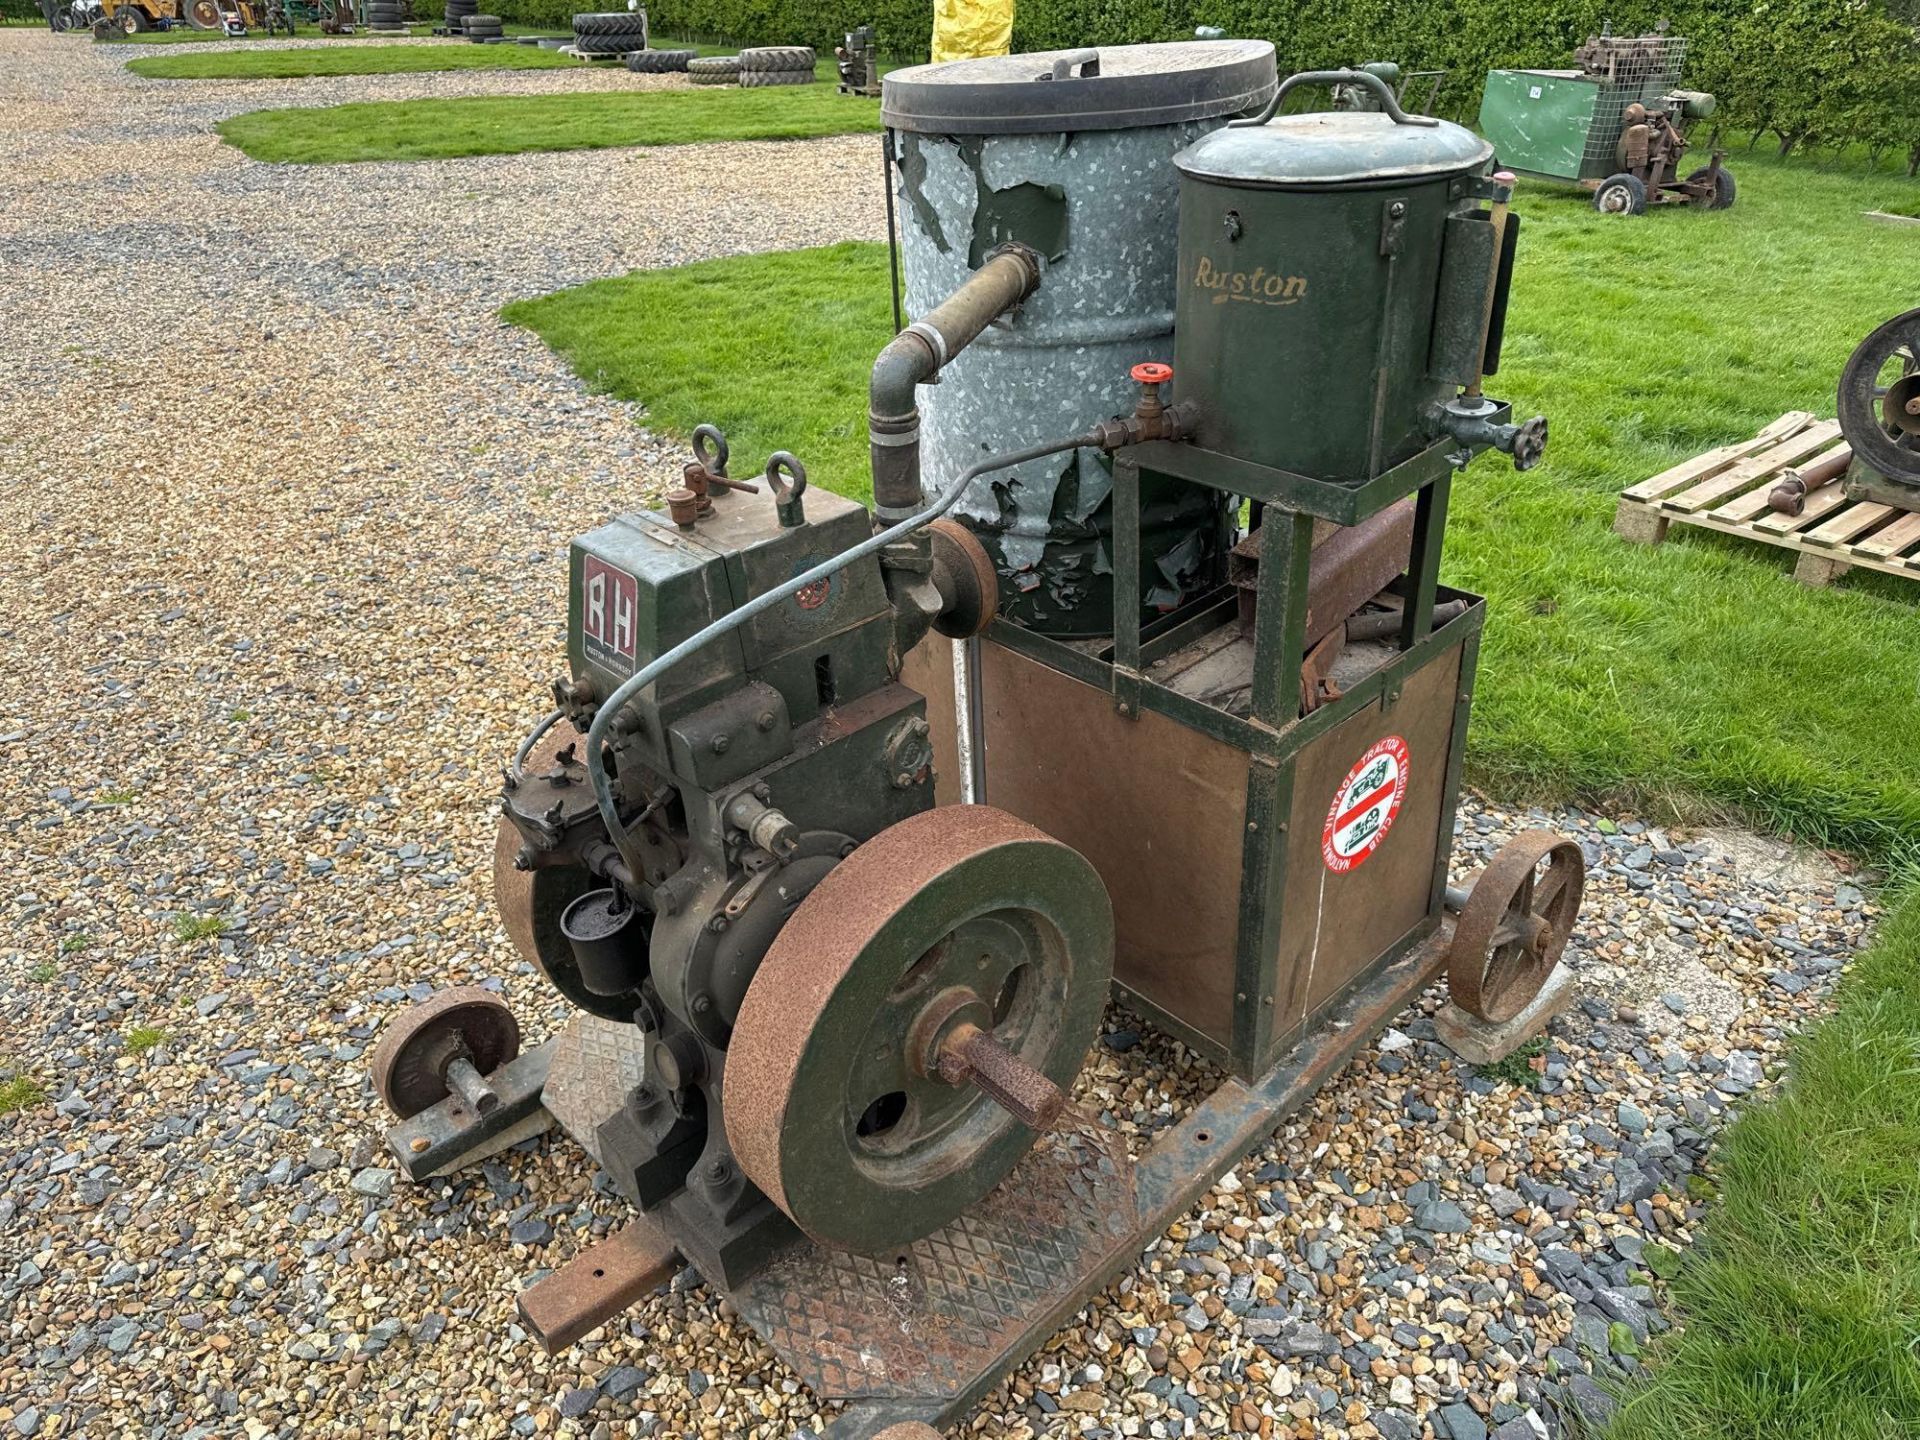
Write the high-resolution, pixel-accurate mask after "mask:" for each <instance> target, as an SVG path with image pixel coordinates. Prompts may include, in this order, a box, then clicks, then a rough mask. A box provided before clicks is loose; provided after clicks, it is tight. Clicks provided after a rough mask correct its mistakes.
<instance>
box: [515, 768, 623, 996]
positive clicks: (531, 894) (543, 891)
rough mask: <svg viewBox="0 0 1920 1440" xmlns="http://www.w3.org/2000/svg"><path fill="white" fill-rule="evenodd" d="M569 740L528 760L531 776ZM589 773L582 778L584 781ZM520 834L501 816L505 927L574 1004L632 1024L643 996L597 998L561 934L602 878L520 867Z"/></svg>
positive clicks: (577, 869)
mask: <svg viewBox="0 0 1920 1440" xmlns="http://www.w3.org/2000/svg"><path fill="white" fill-rule="evenodd" d="M569 743H572V742H569V741H568V740H566V739H564V738H562V737H559V736H556V735H549V736H548V737H547V738H546V740H545V741H543V742H542V743H541V744H540V745H539V746H538V747H537V748H536V749H535V750H534V752H533V754H531V755H529V756H528V757H527V766H526V768H527V771H528V773H530V774H531V773H537V772H539V771H542V770H547V769H551V768H552V767H553V766H554V765H555V764H556V763H558V760H557V757H558V755H559V752H560V751H561V750H562V749H564V748H565V747H566V746H567V745H568V744H569ZM584 773H585V772H584V770H583V771H582V775H583V777H584ZM522 843H523V842H522V839H521V835H520V832H519V831H518V830H517V829H515V828H514V824H513V822H512V821H511V820H509V819H507V818H506V817H505V816H504V815H503V816H501V817H500V829H499V833H498V834H497V835H496V836H495V838H494V845H493V903H494V904H495V905H496V906H498V907H499V910H500V924H501V926H502V928H503V929H505V930H506V932H507V938H508V939H509V940H511V941H512V942H513V948H514V949H515V950H517V951H519V953H520V958H521V959H522V960H525V961H526V962H527V963H528V964H529V965H531V966H533V968H534V969H536V970H538V971H539V972H540V973H541V974H542V975H544V976H545V977H546V979H547V983H549V984H550V985H552V986H553V988H554V989H556V990H558V991H559V992H560V993H561V994H562V995H564V996H565V997H566V998H567V1001H568V1003H570V1004H572V1005H574V1006H576V1007H578V1008H579V1009H581V1010H584V1011H586V1012H587V1013H588V1014H589V1015H597V1016H599V1017H600V1018H601V1019H602V1020H620V1021H629V1022H630V1021H631V1020H632V1019H633V1012H634V1008H635V1007H636V1006H638V1005H639V1003H640V995H639V992H638V991H634V992H631V993H629V994H626V995H596V994H594V992H593V991H591V990H589V989H588V988H587V986H586V982H585V981H583V980H582V979H581V978H580V967H579V965H578V963H577V962H576V961H575V960H574V956H573V946H572V945H571V944H569V943H568V941H567V937H566V936H565V935H563V934H561V932H560V915H561V912H563V911H564V910H565V909H566V908H567V906H569V905H571V904H572V903H573V902H574V901H575V900H577V899H579V898H580V897H581V896H582V895H584V894H586V893H587V891H589V890H595V889H598V888H599V887H600V886H601V885H603V884H604V883H605V882H604V881H602V880H599V879H596V878H595V877H594V875H593V874H592V872H590V871H589V870H588V869H587V868H586V867H585V866H583V865H549V866H543V867H541V868H540V869H537V870H521V869H517V868H516V867H515V866H514V863H513V860H514V856H516V855H518V854H519V853H520V846H521V844H522Z"/></svg>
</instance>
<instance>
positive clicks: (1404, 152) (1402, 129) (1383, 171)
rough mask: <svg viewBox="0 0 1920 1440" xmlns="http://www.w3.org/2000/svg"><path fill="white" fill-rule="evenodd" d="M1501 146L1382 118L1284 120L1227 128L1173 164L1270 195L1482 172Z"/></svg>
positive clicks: (1336, 114)
mask: <svg viewBox="0 0 1920 1440" xmlns="http://www.w3.org/2000/svg"><path fill="white" fill-rule="evenodd" d="M1492 157H1493V147H1492V146H1491V145H1489V144H1488V143H1487V142H1486V141H1484V140H1482V139H1481V138H1480V137H1479V136H1478V135H1476V134H1474V133H1473V132H1472V131H1471V130H1468V129H1466V128H1465V127H1463V126H1460V125H1454V124H1451V123H1449V122H1448V121H1445V120H1442V121H1441V122H1440V123H1439V124H1437V125H1400V124H1396V123H1395V122H1394V120H1393V117H1392V116H1390V115H1383V114H1381V113H1379V112H1378V111H1353V110H1326V111H1315V112H1313V113H1311V114H1306V115H1280V116H1276V117H1275V118H1274V119H1272V120H1269V121H1268V122H1267V123H1266V124H1265V125H1249V126H1245V127H1238V126H1234V127H1228V126H1223V127H1221V128H1220V129H1218V130H1215V131H1213V132H1212V133H1211V134H1208V135H1202V136H1201V137H1200V138H1199V139H1198V140H1196V141H1194V142H1193V144H1191V145H1189V146H1188V147H1187V148H1186V149H1184V150H1182V151H1181V152H1180V153H1179V154H1178V155H1175V156H1174V157H1173V163H1174V164H1175V165H1177V166H1179V167H1180V171H1181V173H1182V174H1185V175H1192V176H1194V177H1196V178H1198V179H1202V180H1218V181H1222V182H1224V183H1226V184H1230V185H1250V186H1257V187H1260V188H1265V189H1287V188H1289V187H1293V186H1299V187H1302V188H1309V189H1311V188H1315V187H1318V186H1322V185H1354V184H1358V185H1390V184H1392V183H1393V182H1394V181H1396V180H1411V179H1416V178H1419V177H1421V176H1426V175H1453V174H1457V173H1459V172H1460V171H1463V170H1474V169H1478V168H1479V167H1481V166H1483V165H1485V164H1486V162H1487V161H1488V160H1490V159H1491V158H1492Z"/></svg>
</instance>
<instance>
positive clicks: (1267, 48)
mask: <svg viewBox="0 0 1920 1440" xmlns="http://www.w3.org/2000/svg"><path fill="white" fill-rule="evenodd" d="M1278 84H1279V82H1278V79H1277V76H1276V72H1275V69H1274V58H1273V44H1272V42H1271V41H1267V40H1183V41H1174V42H1170V43H1166V44H1155V45H1103V46H1100V47H1099V48H1098V49H1085V50H1036V51H1031V52H1029V53H1027V54H1024V55H988V56H984V57H981V58H980V59H975V60H948V61H944V62H942V63H940V64H937V65H913V66H909V67H908V68H906V69H904V70H896V71H894V72H893V73H892V74H891V75H888V76H886V77H884V78H883V79H882V80H881V82H880V85H881V99H880V121H881V123H882V124H883V125H885V126H887V127H888V128H889V129H893V130H912V131H917V132H919V133H921V134H934V135H1024V134H1057V133H1062V132H1070V131H1075V130H1131V129H1135V128H1138V127H1142V126H1150V125H1175V124H1179V123H1180V122H1181V121H1185V120H1211V119H1226V118H1228V117H1230V116H1234V115H1245V114H1249V113H1252V112H1254V111H1257V110H1259V109H1260V107H1261V106H1263V105H1265V104H1266V103H1267V101H1268V100H1270V99H1271V98H1272V97H1273V92H1274V91H1275V89H1277V88H1278Z"/></svg>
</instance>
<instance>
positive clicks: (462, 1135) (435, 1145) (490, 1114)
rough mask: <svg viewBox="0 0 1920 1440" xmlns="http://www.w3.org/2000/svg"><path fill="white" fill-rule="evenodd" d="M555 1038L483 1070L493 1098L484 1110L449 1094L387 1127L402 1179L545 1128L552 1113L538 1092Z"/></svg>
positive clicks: (451, 1167)
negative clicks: (488, 1107) (497, 1065)
mask: <svg viewBox="0 0 1920 1440" xmlns="http://www.w3.org/2000/svg"><path fill="white" fill-rule="evenodd" d="M558 1043H559V1042H558V1041H555V1040H549V1041H548V1042H547V1043H546V1044H544V1045H540V1046H537V1047H535V1048H534V1049H532V1050H529V1051H527V1052H526V1053H525V1054H523V1055H521V1056H520V1057H519V1058H518V1059H515V1060H510V1061H508V1062H507V1063H506V1064H505V1065H502V1066H501V1067H500V1068H499V1069H498V1070H495V1071H493V1072H492V1073H491V1074H489V1075H488V1076H487V1077H486V1083H487V1085H488V1087H489V1088H490V1089H491V1090H492V1091H493V1093H494V1095H496V1096H497V1097H498V1099H499V1103H498V1104H496V1105H494V1106H493V1108H492V1109H490V1110H488V1111H487V1112H486V1113H485V1114H481V1113H480V1112H479V1111H478V1110H476V1109H475V1108H474V1107H473V1106H472V1105H469V1104H467V1103H466V1102H465V1101H464V1100H462V1099H461V1097H460V1096H459V1095H457V1094H455V1095H449V1096H448V1097H447V1098H446V1099H444V1100H442V1101H441V1102H440V1103H439V1104H437V1105H433V1106H430V1107H429V1108H427V1109H425V1110H422V1111H421V1112H420V1113H419V1114H418V1115H415V1116H414V1117H413V1118H411V1119H409V1120H402V1121H400V1122H399V1123H398V1124H396V1125H394V1126H393V1127H392V1128H390V1129H389V1130H388V1131H387V1146H388V1148H389V1149H391V1150H392V1151H393V1153H394V1154H395V1155H396V1156H398V1157H399V1159H400V1166H401V1168H402V1169H403V1170H405V1171H406V1175H407V1178H408V1179H409V1180H413V1181H416V1182H417V1181H421V1180H426V1179H429V1178H431V1177H432V1176H435V1175H447V1174H451V1173H452V1172H453V1171H455V1170H459V1169H463V1168H464V1167H466V1166H468V1165H471V1164H473V1163H475V1162H476V1161H479V1160H484V1159H486V1158H487V1156H489V1155H497V1154H498V1153H499V1152H500V1151H502V1150H504V1149H506V1148H507V1147H508V1146H509V1145H518V1144H519V1143H520V1142H521V1141H522V1140H529V1139H531V1138H533V1137H534V1136H535V1135H541V1134H545V1133H546V1132H547V1131H548V1130H550V1129H551V1128H552V1127H553V1116H551V1115H549V1114H548V1113H547V1109H546V1106H545V1105H544V1104H542V1103H541V1098H540V1092H541V1091H542V1090H544V1089H545V1088H546V1084H547V1072H548V1070H549V1069H550V1068H551V1067H552V1065H553V1052H554V1048H555V1046H556V1045H557V1044H558Z"/></svg>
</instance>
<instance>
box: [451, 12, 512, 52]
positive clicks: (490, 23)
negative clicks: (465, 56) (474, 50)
mask: <svg viewBox="0 0 1920 1440" xmlns="http://www.w3.org/2000/svg"><path fill="white" fill-rule="evenodd" d="M505 30H506V27H505V26H504V25H502V24H501V21H500V17H499V16H498V15H469V16H467V18H466V21H465V22H464V24H463V25H462V28H461V33H463V34H464V35H465V36H466V37H467V39H469V40H471V41H472V42H473V43H474V44H476V45H483V44H485V43H486V42H487V41H489V40H498V39H499V38H500V37H501V35H502V34H504V33H505Z"/></svg>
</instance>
